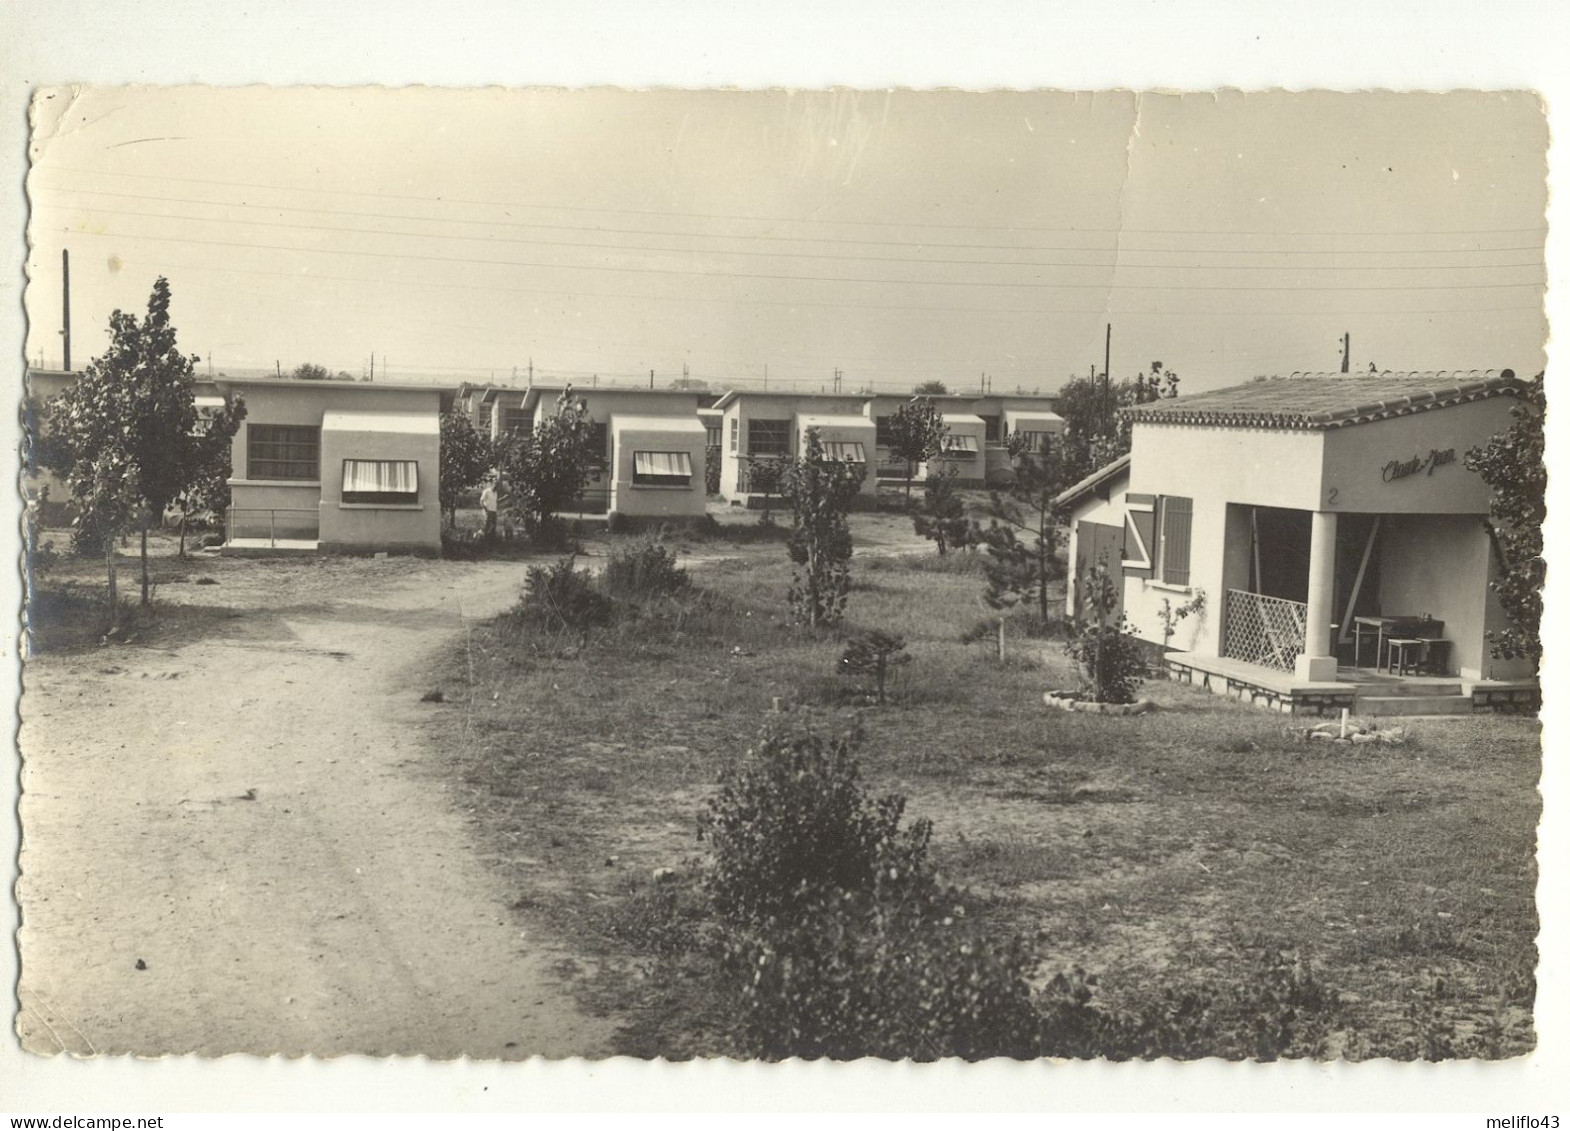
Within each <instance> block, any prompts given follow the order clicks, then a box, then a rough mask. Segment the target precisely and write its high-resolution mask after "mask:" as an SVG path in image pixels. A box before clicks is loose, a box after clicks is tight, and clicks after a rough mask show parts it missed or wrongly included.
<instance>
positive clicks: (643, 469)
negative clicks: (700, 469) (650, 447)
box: [632, 452, 692, 478]
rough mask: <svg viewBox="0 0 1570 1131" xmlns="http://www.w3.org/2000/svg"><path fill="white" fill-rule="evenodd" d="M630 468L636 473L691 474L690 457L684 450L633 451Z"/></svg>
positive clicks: (689, 476)
mask: <svg viewBox="0 0 1570 1131" xmlns="http://www.w3.org/2000/svg"><path fill="white" fill-rule="evenodd" d="M632 470H633V472H634V474H637V475H685V476H687V477H688V478H691V476H692V457H691V456H690V455H688V454H687V453H686V452H633V453H632Z"/></svg>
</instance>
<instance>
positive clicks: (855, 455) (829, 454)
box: [823, 440, 867, 463]
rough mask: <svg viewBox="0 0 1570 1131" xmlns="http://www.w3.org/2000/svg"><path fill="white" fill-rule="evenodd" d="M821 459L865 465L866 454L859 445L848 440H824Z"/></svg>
mask: <svg viewBox="0 0 1570 1131" xmlns="http://www.w3.org/2000/svg"><path fill="white" fill-rule="evenodd" d="M823 458H824V459H837V460H843V461H844V462H845V463H866V462H867V452H866V449H865V448H863V447H862V446H861V445H860V444H859V443H856V442H854V441H850V440H825V441H824V442H823Z"/></svg>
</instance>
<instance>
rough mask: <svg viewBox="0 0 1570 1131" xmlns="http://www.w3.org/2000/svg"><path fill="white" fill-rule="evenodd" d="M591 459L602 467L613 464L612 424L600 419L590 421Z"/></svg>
mask: <svg viewBox="0 0 1570 1131" xmlns="http://www.w3.org/2000/svg"><path fill="white" fill-rule="evenodd" d="M589 460H590V462H592V463H597V464H599V465H600V466H601V467H609V466H610V465H611V433H610V426H609V425H607V424H602V423H601V422H600V421H598V420H591V421H590V422H589Z"/></svg>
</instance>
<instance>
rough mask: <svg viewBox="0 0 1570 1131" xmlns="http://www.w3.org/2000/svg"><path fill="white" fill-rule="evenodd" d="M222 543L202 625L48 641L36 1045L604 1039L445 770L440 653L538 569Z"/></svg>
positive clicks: (38, 666) (603, 1047)
mask: <svg viewBox="0 0 1570 1131" xmlns="http://www.w3.org/2000/svg"><path fill="white" fill-rule="evenodd" d="M279 564H280V563H267V564H264V563H252V562H247V563H239V562H224V563H218V564H217V565H215V566H214V568H213V576H215V577H218V578H219V579H220V584H218V585H216V586H194V585H191V584H189V583H187V584H182V585H178V586H174V585H170V586H166V588H165V590H164V593H165V595H166V596H167V597H168V598H169V599H171V600H179V601H188V602H193V603H204V604H211V605H214V606H220V607H227V608H230V609H234V610H236V611H237V612H238V613H239V615H237V616H231V617H228V618H226V619H217V620H215V622H214V623H213V624H212V625H211V626H210V627H209V628H208V629H207V630H205V631H204V632H203V633H202V634H201V635H200V637H199V638H193V639H192V640H191V641H190V642H189V643H186V644H184V645H183V646H177V647H171V648H151V647H143V646H140V645H135V644H132V645H122V646H116V647H103V648H98V649H95V650H92V651H89V652H86V653H77V654H75V655H62V656H44V657H41V658H38V659H36V660H34V661H32V662H30V663H29V664H28V666H27V671H26V677H25V678H26V691H25V694H24V699H23V704H22V717H23V728H22V732H21V746H22V750H23V752H24V757H25V763H24V768H23V775H22V777H23V790H24V793H23V797H22V802H21V815H22V823H23V828H24V845H23V850H22V858H21V871H22V878H21V881H20V883H19V885H18V894H19V897H20V901H21V906H22V929H21V932H20V946H21V955H22V977H21V985H20V998H21V1007H22V1008H21V1014H20V1017H19V1019H18V1030H19V1033H20V1035H21V1039H22V1042H23V1045H24V1047H26V1048H28V1049H30V1050H33V1051H36V1052H41V1053H55V1052H59V1051H62V1050H63V1051H66V1052H69V1053H73V1054H93V1053H136V1054H142V1055H156V1054H162V1053H186V1052H194V1053H198V1054H204V1055H218V1054H223V1053H237V1052H239V1053H255V1054H271V1053H283V1054H285V1055H300V1054H307V1053H310V1054H317V1055H323V1056H329V1055H335V1054H345V1053H366V1054H374V1055H389V1054H409V1055H414V1054H425V1055H429V1056H432V1057H437V1058H450V1057H456V1056H461V1055H471V1056H475V1057H486V1058H495V1057H501V1058H514V1057H518V1058H521V1057H526V1056H530V1055H534V1054H542V1055H545V1056H569V1055H584V1056H595V1055H603V1054H604V1053H606V1052H607V1051H608V1048H609V1037H610V1034H611V1032H612V1030H613V1029H614V1026H615V1020H614V1019H610V1018H601V1017H593V1016H589V1015H586V1014H585V1013H584V1012H583V1011H582V1010H581V1009H580V1008H578V1006H577V1005H576V1004H575V1002H574V999H573V997H572V994H571V985H570V981H571V978H572V977H573V976H574V973H575V970H576V968H575V967H574V965H573V964H572V963H571V962H566V961H564V959H565V958H566V957H567V956H566V955H565V954H564V953H563V952H562V951H560V950H559V949H557V948H555V947H553V945H552V944H551V942H550V941H549V940H548V939H547V938H546V937H544V935H543V934H542V933H540V932H539V931H538V930H537V927H536V925H535V924H533V923H531V922H529V921H528V919H527V916H525V915H520V914H519V913H518V912H515V911H512V910H509V909H508V908H507V907H506V905H505V904H506V898H505V893H504V891H503V889H502V887H501V885H500V884H499V883H498V881H497V879H496V878H495V877H494V876H493V875H492V874H491V873H490V872H489V871H488V870H487V869H486V867H485V866H484V865H483V863H481V862H480V860H479V859H478V857H477V856H476V854H475V852H474V851H473V846H472V844H471V842H470V839H469V836H470V834H469V829H468V826H467V825H466V823H465V818H464V815H463V814H462V813H461V812H459V811H458V810H457V809H456V808H455V806H454V805H453V804H452V802H451V801H450V800H449V798H448V797H447V796H446V795H445V793H444V787H443V786H442V784H441V782H440V781H439V779H438V778H437V777H436V776H435V775H434V774H432V773H430V772H428V771H429V767H428V766H426V765H425V764H424V762H423V759H424V757H425V754H424V751H423V750H422V748H421V746H420V743H419V740H418V737H417V735H418V728H417V727H416V725H415V724H416V722H417V721H418V720H419V719H420V718H422V717H423V715H422V712H427V711H429V710H430V707H429V706H426V705H422V704H421V703H420V702H419V698H420V695H421V693H422V692H423V691H424V690H425V683H424V682H423V678H422V675H421V664H422V661H423V660H424V659H425V658H428V657H430V656H433V655H434V654H435V653H436V652H437V651H438V650H439V649H440V648H442V647H443V645H444V644H445V643H446V642H447V641H449V640H450V639H451V638H452V637H453V636H454V635H455V634H457V633H460V632H462V631H463V621H464V618H478V617H485V616H490V615H493V614H494V613H496V612H498V611H499V610H501V609H502V608H504V607H506V606H507V605H508V604H510V603H511V602H512V601H513V600H515V599H516V595H517V593H518V591H519V588H520V586H521V584H522V580H523V572H524V566H523V565H521V564H519V563H479V564H474V563H470V564H460V563H451V562H424V563H410V562H406V561H405V562H399V561H396V560H393V561H383V562H361V563H353V564H345V565H344V566H343V567H342V569H341V570H338V571H336V572H334V571H333V570H328V571H326V574H325V576H326V577H327V579H328V581H330V582H334V583H331V584H322V583H321V581H322V577H323V576H324V573H323V571H321V570H313V569H307V568H304V567H301V566H298V565H295V566H290V567H288V568H287V569H282V570H280V569H277V568H274V567H276V566H277V565H279Z"/></svg>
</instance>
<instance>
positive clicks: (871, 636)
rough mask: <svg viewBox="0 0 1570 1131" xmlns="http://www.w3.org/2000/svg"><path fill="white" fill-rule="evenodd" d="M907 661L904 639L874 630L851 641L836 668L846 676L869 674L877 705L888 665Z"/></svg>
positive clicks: (880, 700)
mask: <svg viewBox="0 0 1570 1131" xmlns="http://www.w3.org/2000/svg"><path fill="white" fill-rule="evenodd" d="M908 663H910V654H909V653H907V652H906V651H905V638H904V637H902V636H896V635H893V634H892V633H888V632H882V631H877V630H874V631H872V632H868V633H866V634H864V635H862V636H859V637H857V638H856V639H854V640H852V641H851V642H850V644H849V645H848V646H847V647H846V648H845V654H844V655H842V656H841V657H840V671H842V672H844V673H846V674H850V675H870V676H872V678H873V685H874V687H875V688H876V690H877V696H878V706H880V707H881V706H883V704H884V703H885V702H886V701H887V697H886V696H885V694H884V685H885V683H886V682H887V680H888V672H889V668H891V667H897V666H899V665H901V664H908Z"/></svg>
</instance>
